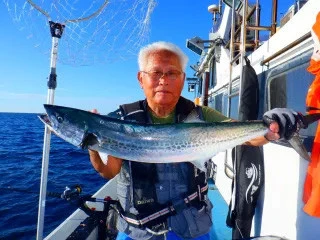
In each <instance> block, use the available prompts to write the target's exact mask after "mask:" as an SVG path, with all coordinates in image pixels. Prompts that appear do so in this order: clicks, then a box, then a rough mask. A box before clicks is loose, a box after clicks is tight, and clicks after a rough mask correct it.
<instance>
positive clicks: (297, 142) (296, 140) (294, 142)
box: [288, 133, 311, 161]
mask: <svg viewBox="0 0 320 240" xmlns="http://www.w3.org/2000/svg"><path fill="white" fill-rule="evenodd" d="M288 142H289V143H290V145H291V146H292V147H293V149H294V150H295V151H296V152H297V153H298V154H299V155H300V157H302V158H303V159H305V160H308V161H311V158H310V156H309V154H308V151H307V149H306V148H305V146H304V144H303V142H302V140H301V138H300V137H299V134H297V133H295V134H294V135H293V137H292V138H291V139H289V140H288Z"/></svg>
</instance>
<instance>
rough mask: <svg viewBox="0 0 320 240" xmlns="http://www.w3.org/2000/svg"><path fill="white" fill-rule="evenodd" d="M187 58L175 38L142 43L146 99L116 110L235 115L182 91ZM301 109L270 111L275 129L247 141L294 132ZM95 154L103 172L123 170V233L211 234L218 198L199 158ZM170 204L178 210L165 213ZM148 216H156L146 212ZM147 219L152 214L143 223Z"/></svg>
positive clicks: (163, 115)
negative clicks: (164, 160)
mask: <svg viewBox="0 0 320 240" xmlns="http://www.w3.org/2000/svg"><path fill="white" fill-rule="evenodd" d="M187 61H188V58H187V56H186V55H185V54H184V53H183V52H182V51H181V50H180V49H179V48H178V47H177V46H175V45H174V44H171V43H167V42H155V43H153V44H150V45H147V46H146V47H144V48H142V49H141V50H140V53H139V58H138V63H139V70H140V71H139V72H138V75H137V77H138V81H139V84H140V87H141V88H142V89H143V91H144V94H145V96H146V99H145V100H141V101H138V102H134V103H130V104H124V105H121V106H120V108H119V109H118V110H116V111H115V112H113V113H111V114H110V115H113V116H116V117H118V118H121V119H124V120H134V121H138V122H142V123H154V124H158V123H161V124H163V123H177V122H182V121H183V120H184V119H185V118H186V117H187V115H188V114H189V113H190V112H191V111H192V110H196V111H197V112H198V115H199V117H200V118H201V119H202V120H204V121H208V122H219V121H228V120H230V119H228V118H227V117H225V116H224V115H222V114H221V113H219V112H217V111H215V110H213V109H211V108H208V107H203V106H201V107H200V106H196V105H195V104H194V103H193V102H192V101H189V100H187V99H185V98H183V97H181V91H182V88H183V85H184V80H185V73H184V71H185V68H186V65H187ZM94 112H97V110H94ZM295 115H296V113H295V112H293V111H290V110H288V109H277V110H273V111H271V112H268V114H267V116H269V117H270V118H272V119H274V121H270V122H269V123H267V124H268V125H269V132H268V133H267V134H266V136H261V137H258V138H255V139H253V140H251V141H249V142H247V143H245V144H248V145H253V146H261V145H263V144H265V143H267V142H268V140H276V139H279V138H280V137H282V136H284V135H285V136H289V135H290V134H291V132H290V133H288V131H289V130H288V129H290V131H292V132H293V131H294V130H296V129H295V128H292V127H291V128H288V127H286V126H287V125H290V126H296V117H295ZM279 130H281V131H279ZM284 131H287V132H284ZM89 154H90V160H91V163H92V165H93V167H94V168H95V169H96V170H97V171H98V172H99V173H100V174H101V176H103V177H105V178H108V179H110V178H113V177H114V176H115V175H117V174H118V173H119V178H118V183H117V194H118V199H119V201H120V204H121V207H122V208H123V210H124V216H125V217H119V219H118V223H117V228H118V230H119V234H118V237H117V239H210V236H209V231H210V228H211V226H212V217H211V209H212V204H211V202H210V201H209V200H208V198H207V187H208V186H207V183H206V179H205V176H204V173H203V172H200V170H198V169H196V168H195V167H194V166H193V164H191V163H188V162H183V163H168V164H148V163H138V162H133V161H127V160H125V159H118V158H115V157H113V156H108V161H107V164H104V163H103V161H102V160H101V158H100V156H99V154H98V153H97V152H95V151H89ZM185 199H189V200H188V201H186V200H185ZM168 206H169V208H168ZM168 209H172V211H169V212H167V213H166V214H159V213H163V212H164V211H167V210H168ZM148 216H153V218H146V217H148ZM154 216H156V217H154ZM141 219H149V220H146V221H145V222H143V223H142V222H141V221H139V220H141ZM151 219H152V220H151Z"/></svg>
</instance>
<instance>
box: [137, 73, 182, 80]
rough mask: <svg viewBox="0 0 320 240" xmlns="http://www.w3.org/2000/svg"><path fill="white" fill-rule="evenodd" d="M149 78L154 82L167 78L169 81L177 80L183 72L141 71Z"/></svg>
mask: <svg viewBox="0 0 320 240" xmlns="http://www.w3.org/2000/svg"><path fill="white" fill-rule="evenodd" d="M140 72H143V73H145V74H148V76H149V77H150V78H151V79H153V80H159V79H160V78H163V77H166V78H168V79H169V80H176V79H177V78H178V77H179V76H180V75H181V74H182V72H180V71H169V72H160V71H140Z"/></svg>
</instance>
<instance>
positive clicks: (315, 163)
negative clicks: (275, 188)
mask: <svg viewBox="0 0 320 240" xmlns="http://www.w3.org/2000/svg"><path fill="white" fill-rule="evenodd" d="M311 34H312V38H313V41H314V52H313V54H312V56H311V60H310V65H309V67H308V69H307V70H308V71H309V72H310V73H312V74H314V75H315V79H314V81H313V82H312V84H311V85H310V87H309V90H308V94H307V97H306V106H307V112H308V113H309V114H313V113H320V12H319V13H318V15H317V18H316V23H315V24H314V25H313V27H312V30H311ZM303 201H304V203H305V206H304V209H303V210H304V211H305V212H306V213H307V214H309V215H310V216H313V217H320V124H319V123H318V127H317V130H316V133H315V138H314V142H313V146H312V151H311V162H310V164H309V166H308V170H307V175H306V179H305V183H304V193H303Z"/></svg>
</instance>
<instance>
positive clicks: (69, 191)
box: [0, 184, 82, 201]
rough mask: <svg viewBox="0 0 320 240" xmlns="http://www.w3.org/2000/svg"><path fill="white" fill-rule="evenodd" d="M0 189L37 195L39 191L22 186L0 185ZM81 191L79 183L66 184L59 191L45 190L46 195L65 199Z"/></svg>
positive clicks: (76, 195) (73, 196)
mask: <svg viewBox="0 0 320 240" xmlns="http://www.w3.org/2000/svg"><path fill="white" fill-rule="evenodd" d="M0 190H4V191H12V192H20V193H30V194H35V195H39V192H35V191H30V190H26V189H22V188H13V187H11V186H8V187H0ZM81 192H82V187H81V185H78V184H76V185H72V186H71V187H69V186H66V187H65V190H64V191H63V192H62V193H61V192H48V191H47V192H46V196H47V197H55V198H61V199H66V200H68V201H69V200H72V199H75V198H77V197H78V196H79V195H80V194H81Z"/></svg>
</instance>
